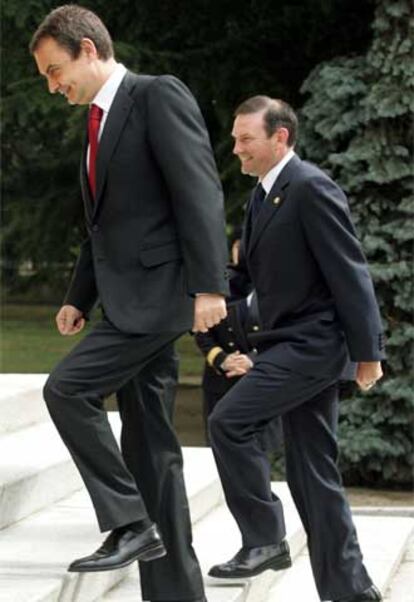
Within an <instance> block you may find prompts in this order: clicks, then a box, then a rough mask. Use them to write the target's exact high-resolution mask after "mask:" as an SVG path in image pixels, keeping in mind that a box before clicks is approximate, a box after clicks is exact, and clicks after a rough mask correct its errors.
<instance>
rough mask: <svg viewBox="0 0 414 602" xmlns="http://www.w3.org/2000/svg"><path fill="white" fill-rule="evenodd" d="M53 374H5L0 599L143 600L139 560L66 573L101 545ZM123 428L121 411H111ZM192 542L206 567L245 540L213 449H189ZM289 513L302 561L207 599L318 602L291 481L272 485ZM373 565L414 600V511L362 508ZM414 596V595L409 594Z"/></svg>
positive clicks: (224, 587) (397, 601) (223, 587)
mask: <svg viewBox="0 0 414 602" xmlns="http://www.w3.org/2000/svg"><path fill="white" fill-rule="evenodd" d="M45 378H46V376H45V375H0V602H93V601H99V602H132V601H134V602H139V601H140V600H141V597H140V594H139V591H140V590H139V581H138V571H137V570H136V566H135V565H132V566H131V567H128V568H126V569H123V570H118V571H111V572H106V573H86V574H83V575H78V574H76V573H68V572H67V571H66V568H67V566H68V564H69V563H70V561H71V560H73V559H74V558H76V557H79V556H82V555H84V554H87V553H89V552H91V551H92V550H94V549H95V548H97V547H98V546H99V545H100V543H101V541H102V535H101V534H100V533H99V531H98V528H97V525H96V519H95V515H94V512H93V508H92V506H91V504H90V501H89V497H88V495H87V494H86V492H85V490H84V488H83V486H82V483H81V480H80V478H79V476H78V473H77V471H76V469H75V467H74V465H73V463H72V461H71V459H70V458H69V456H68V454H67V452H66V449H65V447H64V446H63V444H62V443H61V441H60V438H59V436H58V435H57V433H56V431H55V428H54V426H53V425H52V424H51V422H50V419H49V418H48V415H47V413H46V411H45V407H44V403H43V401H42V396H41V390H42V386H43V383H44V381H45ZM110 420H111V424H112V427H113V429H114V431H115V433H117V434H119V429H120V423H119V418H118V415H117V413H111V414H110ZM184 459H185V479H186V483H187V491H188V496H189V499H190V510H191V517H192V522H193V528H194V545H195V549H196V551H197V554H198V556H199V559H200V563H201V566H202V570H203V574H204V575H207V571H208V568H209V567H210V566H211V565H212V564H215V563H216V562H220V561H223V560H227V559H228V558H229V557H230V556H232V555H233V554H234V553H235V552H236V551H237V550H238V548H239V547H240V536H239V533H238V530H237V527H236V525H235V523H234V520H233V519H232V517H231V515H230V514H229V512H228V510H227V509H226V507H225V505H224V503H223V494H222V490H221V487H220V483H219V480H218V476H217V472H216V469H215V466H214V461H213V458H212V456H211V452H210V450H208V449H204V448H186V449H185V450H184ZM273 487H274V490H275V491H276V492H277V494H278V495H279V496H280V497H281V498H282V500H283V502H284V507H285V512H286V524H287V529H288V535H287V537H288V540H289V543H290V547H291V551H292V556H293V557H294V558H295V561H294V565H293V567H292V568H291V569H289V570H288V571H281V572H279V573H275V572H273V571H266V572H265V573H263V574H262V575H260V576H259V577H256V578H255V579H251V580H238V581H237V580H235V581H234V582H231V583H227V582H226V583H224V584H223V582H222V581H220V580H214V579H212V578H210V577H208V576H206V577H205V584H206V595H207V599H208V601H209V602H314V601H315V602H317V601H318V596H317V594H316V591H315V586H314V584H313V580H312V575H311V572H310V567H309V560H308V557H307V552H306V542H305V534H304V531H303V528H302V526H301V524H300V521H299V518H298V515H297V513H296V510H295V508H294V506H293V503H292V500H291V498H290V495H289V492H288V489H287V487H286V484H285V483H274V484H273ZM356 524H357V528H358V532H359V538H360V541H361V545H362V548H363V551H364V554H365V560H366V564H367V566H368V569H369V571H370V572H371V574H372V576H373V578H374V579H375V581H376V583H377V584H378V586H379V587H380V588H381V590H382V591H383V592H384V594H385V593H386V592H387V597H386V602H413V600H414V595H413V592H414V583H413V582H412V579H413V571H412V568H413V567H414V538H413V537H412V533H413V528H414V519H413V518H412V516H409V513H407V512H405V516H395V515H394V516H389V515H388V514H387V511H386V509H385V510H384V509H383V510H382V512H379V513H378V512H377V513H376V515H375V516H370V515H366V514H364V515H361V516H356ZM409 596H411V597H409Z"/></svg>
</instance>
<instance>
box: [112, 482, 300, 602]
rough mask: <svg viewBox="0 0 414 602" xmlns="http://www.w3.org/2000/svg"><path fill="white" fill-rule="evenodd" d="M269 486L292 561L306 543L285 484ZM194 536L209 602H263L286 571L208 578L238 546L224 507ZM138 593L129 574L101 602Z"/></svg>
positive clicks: (130, 599) (129, 600)
mask: <svg viewBox="0 0 414 602" xmlns="http://www.w3.org/2000/svg"><path fill="white" fill-rule="evenodd" d="M272 487H273V489H274V491H275V492H276V493H277V495H278V496H279V497H280V498H281V499H282V502H283V506H284V509H285V518H286V528H287V539H288V541H289V545H290V548H291V554H292V558H294V557H295V556H297V554H298V553H299V552H300V550H301V549H302V548H303V546H304V544H305V534H304V531H303V528H302V526H301V524H300V520H299V517H298V514H297V512H296V510H295V508H294V506H293V502H292V500H291V497H290V494H289V492H288V489H287V486H286V484H285V483H273V486H272ZM193 535H194V547H195V550H196V553H197V556H198V558H199V560H200V565H201V569H202V572H203V575H204V583H205V590H206V596H207V600H208V602H260V601H261V600H263V601H264V600H266V598H267V593H268V592H269V589H270V587H271V586H272V584H273V583H274V582H275V581H277V580H278V579H279V578H280V577H281V575H283V574H284V573H285V572H286V571H280V572H275V571H271V570H269V571H265V572H264V573H263V574H262V575H260V576H258V577H255V578H254V579H234V580H228V581H227V580H226V581H223V580H222V579H214V578H212V577H209V576H208V575H207V573H208V571H209V569H210V567H211V566H212V565H213V564H217V563H219V562H223V561H226V560H228V559H229V558H231V557H232V556H234V554H235V553H236V552H237V551H238V550H239V548H240V546H241V538H240V533H239V530H238V528H237V525H236V523H235V521H234V519H233V517H232V516H231V514H230V512H229V511H228V509H227V508H226V506H225V505H224V504H222V505H221V506H219V507H218V508H216V509H215V510H214V511H213V512H211V513H210V514H209V515H208V516H206V517H205V518H204V519H203V520H202V521H200V522H199V523H198V524H197V525H195V527H194V530H193ZM139 591H140V589H139V579H138V575H137V573H135V574H131V575H129V576H128V578H127V579H125V580H124V581H122V582H121V583H120V584H118V585H117V586H116V587H115V588H113V589H112V590H111V591H109V592H108V593H107V595H106V596H105V597H104V598H103V602H139V601H140V600H141V598H140V595H139ZM291 602H293V601H291Z"/></svg>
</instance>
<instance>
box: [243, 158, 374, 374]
mask: <svg viewBox="0 0 414 602" xmlns="http://www.w3.org/2000/svg"><path fill="white" fill-rule="evenodd" d="M249 282H251V283H253V286H254V288H255V289H256V291H257V297H258V302H259V312H260V316H261V319H262V330H261V332H259V333H258V334H257V335H250V340H251V341H252V343H253V344H254V345H255V346H258V347H259V350H267V349H270V348H271V349H272V351H271V360H272V361H273V362H275V363H277V364H278V365H280V366H284V367H287V368H290V369H291V370H294V371H297V372H299V373H302V374H308V375H318V374H325V375H332V376H338V377H339V375H340V374H341V373H342V371H343V369H344V367H345V366H346V362H347V360H348V357H350V358H351V360H352V361H355V362H360V361H375V360H381V359H384V357H385V356H384V341H383V332H382V330H383V329H382V325H381V319H380V315H379V310H378V305H377V302H376V299H375V294H374V288H373V284H372V280H371V277H370V275H369V271H368V266H367V264H366V260H365V257H364V254H363V252H362V249H361V245H360V243H359V242H358V240H357V238H356V235H355V231H354V227H353V225H352V222H351V217H350V212H349V207H348V202H347V199H346V197H345V195H344V193H343V192H342V190H341V189H340V188H339V187H338V186H337V185H336V184H335V183H334V182H333V181H332V180H331V179H330V178H329V177H328V176H327V175H326V174H325V173H324V172H322V171H321V170H320V169H318V168H317V167H315V166H314V165H311V164H310V163H307V162H305V161H301V159H300V158H299V157H298V156H294V157H293V158H292V159H291V160H290V161H289V163H288V164H287V165H286V166H285V167H284V169H283V170H282V172H281V173H280V175H279V177H278V178H277V180H276V182H275V184H274V186H273V188H272V190H271V191H270V193H269V194H268V196H267V197H266V200H265V202H264V206H263V207H262V209H261V211H260V213H259V216H258V218H257V220H256V221H255V223H254V224H253V226H252V224H251V216H250V207H248V209H247V214H246V222H245V227H244V235H243V238H242V257H241V262H240V267H239V269H238V273H237V274H236V275H234V278H233V282H232V286H233V293H234V294H239V295H242V294H243V295H245V294H246V291H247V290H248V285H249ZM269 353H270V351H269Z"/></svg>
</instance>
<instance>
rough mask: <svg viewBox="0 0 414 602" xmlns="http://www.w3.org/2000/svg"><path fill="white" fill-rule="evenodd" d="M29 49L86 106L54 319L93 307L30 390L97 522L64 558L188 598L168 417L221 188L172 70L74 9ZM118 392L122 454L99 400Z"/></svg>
mask: <svg viewBox="0 0 414 602" xmlns="http://www.w3.org/2000/svg"><path fill="white" fill-rule="evenodd" d="M30 49H31V52H32V53H33V55H34V58H35V61H36V64H37V67H38V70H39V72H40V74H41V75H43V76H44V77H45V78H46V80H47V83H48V87H49V91H50V92H51V93H56V92H59V93H61V94H63V95H64V96H65V97H66V98H67V100H68V102H69V103H70V104H73V105H90V109H89V116H88V136H87V138H86V141H85V145H84V151H83V155H82V160H81V187H82V195H83V201H84V206H85V217H86V226H87V230H88V237H87V239H86V240H85V242H84V243H83V245H82V248H81V251H80V255H79V259H78V262H77V265H76V268H75V272H74V276H73V279H72V282H71V284H70V286H69V290H68V292H67V295H66V299H65V301H64V304H63V307H62V308H61V309H60V311H59V313H58V314H57V318H56V320H57V326H58V329H59V331H60V332H61V333H62V334H64V335H73V334H75V333H77V332H79V331H80V330H81V329H82V328H83V326H84V323H85V319H86V318H87V316H88V314H89V312H90V311H91V309H92V307H93V306H94V304H95V303H96V302H97V301H98V302H99V303H100V305H101V307H102V309H103V315H104V317H103V319H102V321H101V322H99V323H98V324H97V325H96V326H95V327H94V328H93V329H92V330H91V332H89V333H88V334H87V335H86V337H85V338H84V339H83V340H82V341H81V342H80V343H79V344H78V345H77V346H75V347H74V349H73V350H72V351H71V352H70V353H69V355H68V356H67V357H65V358H64V359H63V361H62V362H60V364H59V365H58V366H57V367H56V368H55V369H54V371H53V372H52V373H51V375H50V377H49V379H48V381H47V383H46V386H45V389H44V397H45V400H46V403H47V406H48V408H49V411H50V414H51V416H52V418H53V420H54V422H55V424H56V426H57V428H58V430H59V432H60V434H61V436H62V438H63V440H64V442H65V444H66V445H67V447H68V448H69V451H70V453H71V454H72V457H73V459H74V461H75V463H76V464H77V467H78V469H79V471H80V473H81V475H82V478H83V480H84V482H85V485H86V487H87V488H88V491H89V494H90V496H91V498H92V502H93V505H94V508H95V511H96V514H97V518H98V522H99V526H100V528H101V530H102V531H109V530H110V531H111V533H110V534H109V536H108V537H107V539H106V540H105V542H104V544H103V546H102V547H101V548H100V549H99V550H97V552H95V553H94V554H92V555H90V556H87V557H85V558H81V559H78V560H76V561H74V562H73V563H72V564H71V566H70V567H69V570H71V571H77V572H82V571H101V570H111V569H114V568H118V567H121V566H126V565H127V564H129V563H131V562H133V561H134V560H140V561H142V562H140V571H141V587H142V591H143V597H144V599H145V600H151V601H157V602H160V601H162V600H168V601H169V602H171V601H174V600H176V601H178V600H179V601H180V602H183V601H184V600H185V601H187V602H192V601H197V602H199V601H201V600H204V591H203V584H202V578H201V573H200V569H199V565H198V561H197V558H196V556H195V554H194V550H193V548H192V545H191V539H192V538H191V524H190V517H189V513H188V502H187V499H186V493H185V488H184V482H183V474H182V456H181V451H180V448H179V445H178V443H177V440H176V437H175V434H174V432H173V430H172V427H171V422H170V413H171V390H172V389H171V384H172V381H173V380H174V378H175V376H174V375H175V371H176V362H175V358H174V356H173V342H174V341H175V339H177V337H179V336H180V335H181V334H182V333H183V332H185V331H186V330H189V329H190V328H192V329H193V330H194V331H196V332H197V331H202V332H203V331H206V330H207V329H208V328H210V327H211V326H213V325H214V324H216V323H218V322H219V321H220V320H221V319H222V318H223V317H224V316H225V314H226V310H225V301H224V295H225V294H226V292H227V285H226V280H225V262H226V255H227V249H226V241H225V235H224V214H223V201H222V191H221V186H220V182H219V178H218V175H217V170H216V166H215V162H214V158H213V153H212V150H211V146H210V141H209V137H208V134H207V131H206V127H205V124H204V121H203V118H202V116H201V113H200V110H199V108H198V106H197V103H196V102H195V100H194V98H193V96H192V95H191V93H190V92H189V90H188V89H187V88H186V86H185V85H184V84H183V83H182V82H180V81H179V80H178V79H176V78H174V77H172V76H160V77H151V76H146V75H135V74H133V73H131V72H129V71H127V70H126V69H125V67H124V66H123V65H121V64H119V63H117V62H116V61H115V59H114V54H113V48H112V41H111V38H110V35H109V33H108V31H107V29H106V28H105V26H104V25H103V23H102V21H101V20H100V19H99V18H98V17H97V16H96V15H95V14H94V13H92V12H91V11H89V10H86V9H84V8H82V7H79V6H75V5H66V6H62V7H59V8H57V9H55V10H54V11H52V12H51V13H50V14H49V15H48V16H47V17H46V18H45V20H44V21H43V22H42V24H41V25H40V26H39V28H38V29H37V31H36V33H35V34H34V36H33V39H32V42H31V47H30ZM142 371H144V372H142ZM140 372H142V374H144V378H145V384H146V386H147V389H146V391H147V393H146V394H145V395H142V389H139V385H140V381H139V374H140ZM133 379H138V380H135V381H134V380H133ZM134 382H135V384H136V385H137V389H136V390H134ZM118 390H120V394H119V399H120V406H121V415H122V419H123V423H124V429H123V435H122V443H123V451H124V456H122V455H121V453H120V451H119V449H118V447H117V444H116V442H115V439H114V437H113V434H112V431H111V429H110V426H109V423H108V421H107V417H106V414H105V412H104V410H103V405H102V403H103V398H104V397H105V396H107V395H108V394H110V393H112V392H115V391H118ZM135 394H136V395H135ZM134 398H136V403H134ZM167 398H168V399H167ZM131 400H132V403H131ZM134 424H135V425H136V427H137V430H136V431H135V432H136V435H135V437H134V426H133V425H134ZM138 437H139V441H137V438H138ZM134 443H135V445H134ZM153 521H154V522H153ZM155 522H156V523H158V525H159V527H160V531H161V535H160V533H159V532H158V530H157V527H156V525H155V524H154V523H155ZM163 540H164V541H163ZM148 561H154V562H148Z"/></svg>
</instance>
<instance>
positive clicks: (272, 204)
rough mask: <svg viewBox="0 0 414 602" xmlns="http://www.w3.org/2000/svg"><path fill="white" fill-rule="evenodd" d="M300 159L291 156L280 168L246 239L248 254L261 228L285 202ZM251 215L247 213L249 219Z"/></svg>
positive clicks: (260, 232) (253, 246)
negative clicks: (248, 237) (247, 239)
mask: <svg viewBox="0 0 414 602" xmlns="http://www.w3.org/2000/svg"><path fill="white" fill-rule="evenodd" d="M299 163H300V159H299V157H298V156H294V157H292V159H291V160H290V161H289V163H288V164H287V165H286V166H285V167H284V168H283V169H282V171H281V172H280V174H279V176H278V177H277V179H276V182H275V183H274V184H273V186H272V188H271V190H270V192H269V194H268V195H267V196H266V199H265V201H264V204H263V207H262V208H261V210H260V213H259V215H258V216H257V218H256V221H255V223H254V224H253V227H252V229H251V235H250V240H249V241H248V254H249V255H250V254H251V253H252V251H253V249H254V248H255V246H256V245H257V243H258V241H259V240H260V237H261V234H262V232H263V230H264V229H265V228H266V226H267V225H268V223H269V222H270V220H271V219H272V218H273V217H274V216H275V214H276V213H277V212H278V211H279V210H280V208H281V206H282V205H283V203H284V202H286V196H287V191H286V188H287V187H288V186H289V182H290V180H291V177H292V174H293V172H294V171H295V169H296V167H297V166H298V165H299ZM250 219H251V216H250V215H249V220H250Z"/></svg>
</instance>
